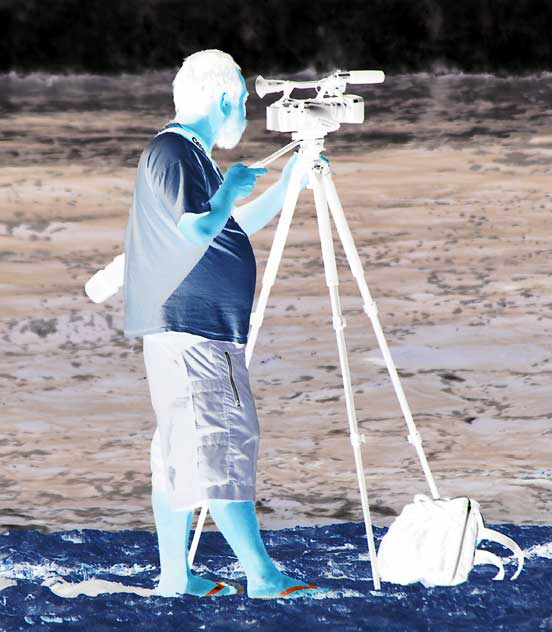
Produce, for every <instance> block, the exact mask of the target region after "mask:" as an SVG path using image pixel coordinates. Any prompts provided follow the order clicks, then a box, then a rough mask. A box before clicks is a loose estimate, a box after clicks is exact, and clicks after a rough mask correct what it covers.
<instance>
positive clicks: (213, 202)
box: [178, 164, 266, 245]
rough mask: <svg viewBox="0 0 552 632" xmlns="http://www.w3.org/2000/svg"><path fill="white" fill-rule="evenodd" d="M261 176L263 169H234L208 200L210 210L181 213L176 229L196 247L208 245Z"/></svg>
mask: <svg viewBox="0 0 552 632" xmlns="http://www.w3.org/2000/svg"><path fill="white" fill-rule="evenodd" d="M264 173H266V169H265V168H264V167H262V168H249V167H246V166H245V165H241V164H238V165H233V166H232V167H230V169H229V170H228V172H227V174H226V178H225V179H224V181H223V183H222V184H221V185H220V187H219V188H218V189H217V191H216V193H215V194H214V195H213V197H212V198H211V199H210V200H209V204H210V206H211V210H210V211H207V212H206V213H184V214H183V215H182V217H181V218H180V220H179V222H178V229H179V230H180V231H181V232H182V234H183V235H184V236H185V237H187V238H188V239H190V240H191V241H193V242H194V243H196V244H199V245H203V244H205V243H207V242H209V241H211V239H214V238H215V237H216V236H217V235H218V234H219V233H220V232H221V230H222V229H223V228H224V227H225V226H226V222H227V221H228V218H229V217H230V215H231V214H232V211H233V209H234V202H235V201H236V200H239V199H242V198H244V197H247V196H248V195H249V194H250V193H251V192H252V191H253V188H254V186H255V183H256V178H257V177H258V176H260V175H262V174H264Z"/></svg>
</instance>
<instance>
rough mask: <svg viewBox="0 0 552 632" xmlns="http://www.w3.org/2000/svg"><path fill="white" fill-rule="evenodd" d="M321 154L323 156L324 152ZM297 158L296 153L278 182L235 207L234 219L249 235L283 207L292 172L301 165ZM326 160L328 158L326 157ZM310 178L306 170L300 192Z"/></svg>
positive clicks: (270, 219) (267, 222)
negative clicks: (245, 202)
mask: <svg viewBox="0 0 552 632" xmlns="http://www.w3.org/2000/svg"><path fill="white" fill-rule="evenodd" d="M320 156H321V157H322V158H323V156H322V154H320ZM297 159H298V155H297V153H294V154H293V155H292V156H291V158H290V159H289V160H288V162H287V164H286V165H285V167H284V169H283V170H282V175H281V176H280V179H279V180H278V181H277V182H275V183H274V184H273V185H272V186H270V187H269V188H268V189H267V190H266V191H265V192H264V193H262V194H261V195H259V197H257V198H255V199H254V200H252V201H251V202H249V203H248V204H244V205H242V206H239V207H237V208H234V213H233V214H234V219H235V220H236V221H237V222H238V224H239V225H240V226H241V227H242V229H243V230H244V231H245V232H246V233H247V235H253V234H254V233H256V232H257V231H258V230H260V229H261V228H264V227H265V226H266V225H267V224H269V223H270V222H271V221H272V218H273V217H274V216H275V215H277V214H278V213H279V212H280V210H281V209H282V206H283V205H284V201H285V197H286V191H287V188H288V186H289V182H290V179H291V176H292V173H293V172H294V171H295V169H296V167H298V166H299V165H298V163H297ZM324 160H326V159H325V158H324ZM299 168H300V167H299ZM308 180H309V177H308V173H307V172H304V173H303V177H302V179H301V181H300V182H299V192H301V191H302V190H303V189H304V188H305V187H306V186H307V183H308Z"/></svg>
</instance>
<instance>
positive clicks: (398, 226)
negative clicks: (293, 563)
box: [0, 73, 552, 531]
mask: <svg viewBox="0 0 552 632" xmlns="http://www.w3.org/2000/svg"><path fill="white" fill-rule="evenodd" d="M155 77H156V83H155V85H154V86H153V87H151V89H150V88H149V87H148V86H151V85H152V84H151V83H148V81H149V80H148V77H144V78H126V79H121V81H120V82H119V83H117V82H115V80H113V79H102V80H97V81H96V82H95V83H94V81H93V79H90V78H84V79H82V80H77V79H71V78H69V79H67V78H65V79H64V78H62V77H58V78H54V79H53V80H52V79H50V83H48V82H46V81H45V80H44V78H41V77H38V78H37V77H34V78H32V79H29V80H28V81H27V83H25V81H23V80H17V79H16V78H14V77H13V76H12V77H11V78H10V79H7V78H4V79H3V81H4V82H7V85H8V87H9V88H10V89H9V90H7V91H5V92H4V94H5V96H4V100H3V102H2V108H3V113H4V117H3V119H2V123H1V124H0V125H1V133H2V137H3V140H4V142H3V144H2V145H3V147H2V149H1V153H0V158H1V160H2V164H3V169H2V171H1V172H0V235H1V236H2V239H1V242H2V248H1V251H0V257H1V262H2V265H1V268H0V270H1V277H0V283H1V287H2V310H1V313H0V318H1V320H0V336H1V340H2V350H3V353H2V367H1V369H0V374H1V377H2V380H1V381H0V387H1V389H2V391H1V402H2V435H1V444H0V457H1V461H2V463H3V467H2V470H1V474H0V476H1V478H0V482H1V489H2V491H1V496H0V497H1V502H0V518H1V520H0V526H1V528H2V529H14V528H34V529H40V530H42V531H55V530H65V529H72V528H94V529H107V530H109V529H153V528H154V523H153V514H152V511H151V506H150V490H151V488H150V473H149V442H150V440H151V436H152V434H153V431H154V428H155V418H154V415H153V410H152V408H151V403H150V400H149V392H148V386H147V381H146V378H145V369H144V363H143V358H142V341H141V339H140V338H135V339H127V338H125V337H124V336H123V333H122V328H123V297H122V292H120V293H119V294H118V295H116V296H115V297H113V298H112V299H109V300H108V301H107V302H106V303H104V304H101V305H96V304H93V303H92V302H91V301H90V300H89V299H88V298H87V296H86V295H85V293H84V290H83V287H84V284H85V282H86V281H87V280H88V278H89V277H90V276H91V275H92V274H93V273H94V272H95V271H96V270H97V269H99V268H101V267H103V266H104V265H106V264H107V263H108V262H109V261H110V260H111V258H112V257H113V256H115V255H116V254H118V253H119V252H121V251H122V242H123V236H124V230H125V226H126V220H127V216H128V211H129V206H130V201H131V197H132V192H133V186H134V177H135V167H136V163H137V160H138V157H139V154H140V151H141V149H142V147H143V146H144V145H145V143H146V142H147V140H148V138H149V137H150V136H151V135H152V134H153V133H154V132H155V131H156V130H157V129H159V128H160V127H161V126H162V125H163V124H164V123H165V122H166V121H167V120H168V119H169V118H170V117H171V116H172V111H171V102H170V94H169V93H168V86H169V84H170V80H169V79H168V78H167V75H163V74H162V73H161V74H159V75H156V76H155ZM169 77H170V73H169ZM33 81H34V82H35V83H32V82H33ZM125 81H126V82H127V83H126V84H125V83H124V82H125ZM524 81H525V83H523V81H522V80H518V79H517V78H509V79H502V80H499V79H496V78H493V77H489V76H479V77H472V78H469V77H450V76H448V77H439V78H432V77H429V76H423V75H422V76H420V75H418V76H398V77H395V78H393V77H388V78H387V81H386V83H385V84H383V85H382V86H378V87H377V88H374V89H373V90H371V91H368V92H366V93H364V92H363V93H362V94H365V96H366V99H367V104H366V111H367V121H366V122H365V123H364V124H363V126H352V125H348V126H345V125H344V126H342V129H341V130H339V131H338V132H336V133H335V134H332V135H331V136H330V137H329V138H328V139H327V141H326V156H327V157H328V159H329V160H330V164H331V168H332V172H333V176H334V181H335V184H336V187H337V190H338V193H339V195H340V199H341V202H342V204H343V207H344V209H345V213H346V216H347V219H348V222H349V226H350V228H351V231H352V233H353V237H354V240H355V244H356V247H357V249H358V252H359V255H360V258H361V261H362V264H363V266H364V273H365V278H366V281H367V284H368V287H369V289H370V292H371V294H372V297H373V298H374V300H375V301H376V304H377V306H378V311H379V319H380V322H381V325H382V328H383V332H384V334H385V337H386V340H387V343H388V345H389V349H390V351H391V355H392V358H393V360H394V362H395V365H396V367H397V370H398V371H399V375H400V377H401V383H402V385H403V388H404V391H405V394H406V397H407V400H408V403H409V405H410V408H411V410H412V414H413V417H414V421H415V423H416V424H417V427H418V430H419V432H420V433H421V435H422V438H423V440H424V448H425V450H426V454H427V457H428V461H429V465H430V467H431V469H432V472H433V475H434V477H435V481H436V484H437V486H438V488H439V492H440V494H441V496H449V497H450V496H457V495H470V496H472V497H473V498H475V499H476V500H478V501H479V502H480V503H481V510H482V513H483V516H484V518H485V519H486V520H487V522H491V523H493V522H494V523H497V522H515V523H518V524H550V523H551V510H552V502H551V500H552V466H551V464H550V463H551V459H550V454H551V451H552V400H551V398H550V392H551V388H552V343H551V334H552V310H551V308H552V276H551V271H552V264H551V260H552V257H551V256H552V232H551V230H550V228H551V227H552V224H551V221H550V215H551V211H552V181H551V165H552V124H551V123H550V122H549V120H548V119H547V110H546V105H547V104H549V103H550V88H546V86H544V87H543V85H542V82H541V81H539V80H538V79H531V80H530V79H527V80H524ZM41 82H42V83H41ZM249 83H250V91H251V97H250V99H249V102H248V110H249V114H250V122H249V125H248V128H247V130H246V133H245V135H244V138H243V141H242V143H240V145H239V146H238V147H237V148H235V149H234V150H230V151H222V150H215V154H214V156H215V158H216V160H217V161H218V163H219V165H220V166H221V168H223V170H225V169H227V168H228V166H230V165H231V164H233V163H235V162H244V163H245V164H251V163H252V162H254V161H255V160H258V159H260V158H262V157H264V156H267V155H268V154H269V153H271V152H272V151H274V150H275V149H277V148H278V147H280V146H282V145H284V144H286V143H287V142H288V141H289V137H288V136H287V135H285V134H278V133H276V132H267V131H266V130H265V125H264V105H263V104H262V103H261V102H260V101H259V100H258V98H257V97H256V96H255V95H254V93H253V88H252V86H251V81H250V82H249ZM520 83H521V84H522V85H520ZM548 83H550V82H548ZM135 85H138V86H139V87H140V89H141V92H138V93H137V96H136V95H134V96H133V97H132V99H131V100H130V102H129V101H128V98H126V96H125V95H126V92H125V90H126V91H128V92H129V93H130V92H131V88H132V86H135ZM29 86H30V87H29ZM355 88H356V86H355ZM547 90H548V91H547ZM355 92H359V90H355ZM133 94H134V93H133ZM252 102H253V103H252ZM249 105H251V107H249ZM284 164H285V159H281V160H279V161H278V162H277V163H275V164H274V165H273V168H271V169H270V171H269V174H267V175H266V176H265V177H264V178H262V179H260V180H259V185H258V189H257V191H258V192H259V193H260V192H262V190H264V188H265V187H266V186H269V185H270V184H271V183H272V182H274V181H275V180H276V179H277V178H278V176H279V172H280V169H281V168H282V166H283V165H284ZM257 191H256V192H255V193H254V195H256V193H257ZM277 220H278V216H277V217H276V218H275V219H274V220H273V222H272V223H271V224H270V225H269V226H267V227H266V228H265V229H263V230H262V231H260V232H259V233H257V234H255V235H254V236H253V237H252V239H251V241H252V244H253V248H254V250H255V254H256V258H257V296H258V294H259V292H260V290H261V285H262V278H263V272H264V267H265V263H266V260H267V257H268V253H269V250H270V247H271V245H272V240H273V238H274V233H275V229H276V225H277ZM334 236H335V244H336V258H337V264H338V270H339V274H340V285H339V290H340V296H341V305H342V309H343V314H344V316H345V319H346V328H345V336H346V343H347V350H348V357H349V364H350V370H351V376H352V385H353V391H354V402H355V408H356V414H357V418H358V423H359V426H360V428H361V431H362V432H363V433H364V434H365V436H366V442H365V443H364V444H363V447H362V454H363V459H364V470H365V476H366V482H367V487H368V498H369V501H370V508H371V512H372V518H373V521H374V523H375V524H377V525H379V526H387V525H389V524H390V522H391V521H392V520H393V517H394V516H395V515H397V514H398V513H400V511H401V509H402V507H403V506H404V505H405V504H406V503H408V502H410V501H411V500H412V498H413V496H414V494H416V493H429V488H428V486H427V484H426V482H425V479H424V476H423V473H422V470H421V467H420V464H419V462H418V460H417V456H416V453H415V450H414V448H413V447H412V446H411V445H410V444H409V443H408V441H407V439H406V437H407V434H408V431H407V428H406V424H405V422H404V419H403V417H402V415H401V410H400V407H399V404H398V400H397V398H396V396H395V393H394V390H393V387H392V384H391V381H390V378H389V375H388V373H387V369H386V368H385V363H384V361H383V358H382V355H381V353H380V350H379V347H378V344H377V340H376V338H375V336H374V333H373V329H372V326H371V323H370V319H369V318H368V317H367V316H366V314H365V313H364V312H363V309H362V301H361V297H360V293H359V291H358V287H357V285H356V282H355V280H354V278H353V276H352V274H351V272H350V270H349V268H348V266H347V261H346V258H345V254H344V251H343V248H342V247H341V244H340V242H339V240H338V238H337V232H336V231H335V230H334ZM250 379H251V386H252V390H253V393H254V395H255V398H256V405H257V411H258V415H259V420H260V424H261V430H262V435H261V446H260V458H259V464H258V479H257V508H258V515H259V521H260V524H261V527H262V528H265V529H274V528H280V527H285V526H293V525H297V524H301V525H308V524H326V523H335V522H341V521H360V520H362V508H361V503H360V495H359V490H358V485H357V479H356V472H355V468H354V461H353V453H352V447H351V444H350V441H349V435H348V421H347V414H346V407H345V398H344V391H343V383H342V377H341V371H340V367H339V357H338V353H337V346H336V338H335V332H334V330H333V328H332V315H331V309H330V302H329V295H328V290H327V286H326V283H325V278H324V270H323V262H322V257H321V252H320V242H319V236H318V230H317V224H316V213H315V209H314V203H313V199H312V192H311V191H309V190H305V191H304V192H303V193H302V195H301V198H300V202H299V204H298V206H297V209H296V212H295V217H294V221H293V224H292V227H291V230H290V234H289V238H288V241H287V244H286V248H285V250H284V257H283V259H282V262H281V266H280V269H279V274H278V277H277V280H276V283H275V285H274V286H273V289H272V292H271V295H270V298H269V303H268V307H267V310H266V312H265V318H264V322H263V325H262V328H261V330H260V334H259V338H258V340H257V344H256V347H255V350H254V354H253V358H252V361H251V365H250ZM205 528H206V529H212V528H214V525H213V523H212V522H211V520H210V518H208V521H207V523H206V527H205Z"/></svg>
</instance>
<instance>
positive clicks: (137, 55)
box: [0, 0, 552, 74]
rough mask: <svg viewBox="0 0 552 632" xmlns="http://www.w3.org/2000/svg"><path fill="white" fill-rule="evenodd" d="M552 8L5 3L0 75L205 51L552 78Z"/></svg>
mask: <svg viewBox="0 0 552 632" xmlns="http://www.w3.org/2000/svg"><path fill="white" fill-rule="evenodd" d="M551 34H552V1H550V0H515V1H514V0H372V1H371V0H349V1H346V0H316V1H313V0H257V1H256V2H248V1H247V0H200V1H198V0H0V70H1V71H7V70H12V69H13V70H18V71H29V70H47V71H52V70H55V71H65V70H67V71H92V72H120V71H128V72H140V71H141V70H142V69H154V68H174V67H177V66H179V65H180V63H181V62H182V59H183V58H184V57H185V56H186V55H188V54H190V53H192V52H194V51H196V50H200V49H203V48H220V49H221V50H224V51H226V52H229V53H230V54H231V55H233V56H234V58H235V59H236V61H237V62H238V63H239V64H240V65H241V66H242V68H243V70H244V72H245V74H251V73H254V72H255V73H256V72H265V73H268V72H278V71H282V72H284V71H285V72H295V71H299V70H302V69H304V68H306V67H308V66H311V67H313V68H314V69H315V70H316V71H323V70H326V69H330V70H331V69H335V68H337V67H339V68H350V69H354V68H385V70H386V72H402V71H419V70H427V71H432V70H435V69H439V68H448V69H451V70H463V71H468V72H498V73H501V72H505V73H512V72H522V73H523V72H534V71H538V70H550V69H552V36H551Z"/></svg>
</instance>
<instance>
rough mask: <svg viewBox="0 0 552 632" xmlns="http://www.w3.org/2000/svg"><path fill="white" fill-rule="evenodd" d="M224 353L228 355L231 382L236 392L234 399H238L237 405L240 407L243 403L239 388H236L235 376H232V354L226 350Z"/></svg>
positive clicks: (227, 361)
mask: <svg viewBox="0 0 552 632" xmlns="http://www.w3.org/2000/svg"><path fill="white" fill-rule="evenodd" d="M224 355H225V356H226V363H227V364H228V375H229V377H230V384H231V386H232V390H233V392H234V399H235V400H236V406H237V407H238V408H240V407H241V403H240V398H239V395H238V389H237V388H236V385H235V384H234V377H233V376H232V360H231V359H230V354H229V353H228V351H225V352H224Z"/></svg>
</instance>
